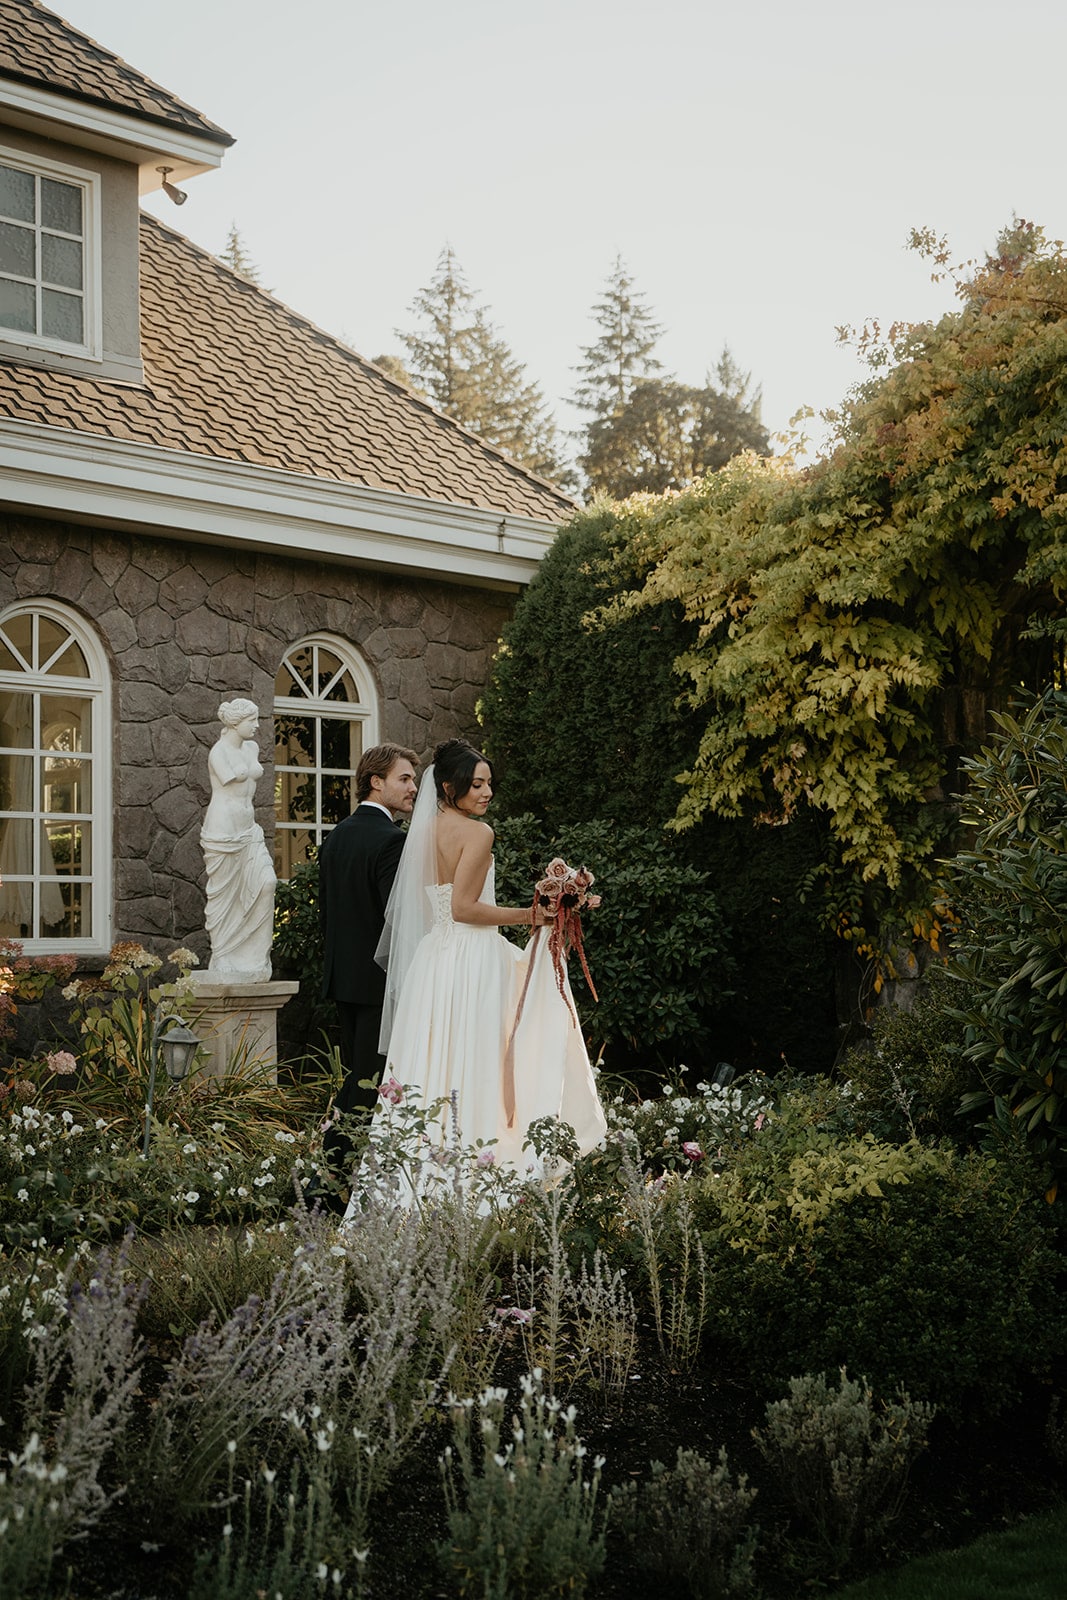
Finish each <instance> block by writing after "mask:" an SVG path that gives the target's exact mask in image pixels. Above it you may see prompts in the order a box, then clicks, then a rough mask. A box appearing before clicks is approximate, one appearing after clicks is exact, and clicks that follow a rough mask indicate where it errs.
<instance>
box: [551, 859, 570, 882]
mask: <svg viewBox="0 0 1067 1600" xmlns="http://www.w3.org/2000/svg"><path fill="white" fill-rule="evenodd" d="M570 870H571V869H570V867H568V865H567V863H566V862H565V861H564V859H563V857H562V856H556V857H555V858H554V860H552V861H550V862H549V863H548V866H547V867H546V868H545V877H546V878H566V877H568V876H569V875H570Z"/></svg>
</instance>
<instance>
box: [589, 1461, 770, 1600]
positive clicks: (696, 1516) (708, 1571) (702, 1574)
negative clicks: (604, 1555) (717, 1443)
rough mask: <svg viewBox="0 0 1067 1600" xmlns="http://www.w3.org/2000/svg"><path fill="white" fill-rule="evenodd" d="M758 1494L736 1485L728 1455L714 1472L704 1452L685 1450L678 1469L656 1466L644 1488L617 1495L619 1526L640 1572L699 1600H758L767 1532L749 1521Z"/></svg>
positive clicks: (619, 1491) (632, 1486)
mask: <svg viewBox="0 0 1067 1600" xmlns="http://www.w3.org/2000/svg"><path fill="white" fill-rule="evenodd" d="M755 1498H756V1490H755V1489H750V1488H749V1487H748V1479H747V1478H746V1477H745V1476H744V1474H743V1473H742V1475H741V1476H740V1477H739V1478H738V1479H737V1480H736V1482H735V1481H734V1478H733V1476H732V1474H731V1472H730V1464H729V1459H728V1457H727V1454H726V1451H725V1449H723V1450H720V1451H719V1457H718V1461H717V1463H716V1465H715V1466H712V1464H711V1462H710V1461H707V1460H706V1459H705V1458H704V1457H703V1456H702V1455H700V1454H699V1452H698V1451H695V1450H683V1449H679V1451H678V1455H677V1458H676V1461H675V1465H674V1466H673V1467H672V1468H667V1467H665V1466H664V1465H663V1464H662V1462H659V1461H655V1462H653V1464H652V1476H651V1479H650V1480H649V1482H648V1483H646V1484H643V1485H642V1486H641V1487H640V1488H638V1486H637V1485H636V1484H633V1483H631V1484H628V1485H626V1486H624V1487H622V1488H619V1489H616V1490H615V1491H614V1493H613V1494H612V1506H613V1517H612V1520H613V1523H614V1524H615V1525H616V1526H617V1527H618V1528H619V1530H620V1536H621V1539H622V1542H623V1544H624V1546H625V1548H626V1553H627V1557H628V1559H629V1560H630V1561H631V1562H632V1563H633V1565H634V1567H635V1568H636V1570H637V1571H638V1572H644V1573H646V1574H647V1575H648V1577H649V1579H650V1581H651V1580H655V1581H659V1582H663V1583H666V1584H669V1585H670V1586H671V1588H677V1589H678V1590H680V1592H681V1593H682V1594H683V1595H688V1596H691V1597H692V1600H728V1597H733V1596H740V1595H746V1594H750V1593H751V1591H752V1588H753V1585H754V1581H755V1579H754V1571H753V1567H754V1559H755V1553H756V1548H757V1544H758V1539H759V1530H758V1529H757V1528H755V1527H753V1526H751V1525H750V1522H749V1518H750V1514H751V1511H752V1504H753V1501H754V1500H755Z"/></svg>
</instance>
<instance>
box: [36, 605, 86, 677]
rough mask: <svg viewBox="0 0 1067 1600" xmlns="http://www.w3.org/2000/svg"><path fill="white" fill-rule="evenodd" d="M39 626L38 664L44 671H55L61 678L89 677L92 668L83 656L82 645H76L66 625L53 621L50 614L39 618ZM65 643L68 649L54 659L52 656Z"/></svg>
mask: <svg viewBox="0 0 1067 1600" xmlns="http://www.w3.org/2000/svg"><path fill="white" fill-rule="evenodd" d="M37 626H38V635H37V637H38V646H37V648H38V656H37V666H38V667H40V669H42V672H54V674H56V677H61V678H88V675H90V669H88V664H86V661H85V656H83V653H82V646H80V645H75V642H74V640H72V638H70V634H69V632H67V629H66V627H62V626H61V624H59V622H53V621H51V618H48V616H42V618H40V619H38V624H37ZM64 643H66V645H67V650H64V651H62V654H61V656H58V658H56V659H54V661H53V659H51V658H53V656H54V654H56V651H58V650H61V648H62V645H64Z"/></svg>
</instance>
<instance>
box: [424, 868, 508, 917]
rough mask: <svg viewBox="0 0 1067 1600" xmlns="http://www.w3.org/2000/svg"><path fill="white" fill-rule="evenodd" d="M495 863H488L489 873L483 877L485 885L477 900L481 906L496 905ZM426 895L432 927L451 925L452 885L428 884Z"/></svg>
mask: <svg viewBox="0 0 1067 1600" xmlns="http://www.w3.org/2000/svg"><path fill="white" fill-rule="evenodd" d="M495 880H496V862H495V861H490V863H489V871H488V872H487V873H486V875H485V883H484V885H483V886H482V892H481V894H480V895H479V896H478V899H479V900H480V901H481V902H482V903H483V905H487V906H494V905H496V881H495ZM426 893H427V894H428V895H429V897H430V904H431V906H432V907H433V925H434V927H435V928H440V927H441V926H442V925H451V924H452V885H451V884H450V883H428V884H427V885H426Z"/></svg>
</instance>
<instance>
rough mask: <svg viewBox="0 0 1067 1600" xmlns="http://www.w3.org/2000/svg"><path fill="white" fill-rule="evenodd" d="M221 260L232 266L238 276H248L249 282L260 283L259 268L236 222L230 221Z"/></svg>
mask: <svg viewBox="0 0 1067 1600" xmlns="http://www.w3.org/2000/svg"><path fill="white" fill-rule="evenodd" d="M219 260H220V261H224V262H225V263H226V265H227V266H228V267H230V268H232V270H233V271H234V272H236V273H237V275H238V277H240V278H246V279H247V280H248V282H249V283H255V284H258V283H259V281H260V279H259V268H258V267H257V266H256V264H255V262H254V261H253V260H252V257H251V256H250V255H249V253H248V251H247V249H246V248H245V242H244V240H243V239H242V238H241V235H240V232H239V231H238V227H237V224H236V222H231V223H230V232H229V235H228V236H227V239H226V244H225V246H224V248H223V249H222V250H220V251H219Z"/></svg>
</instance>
